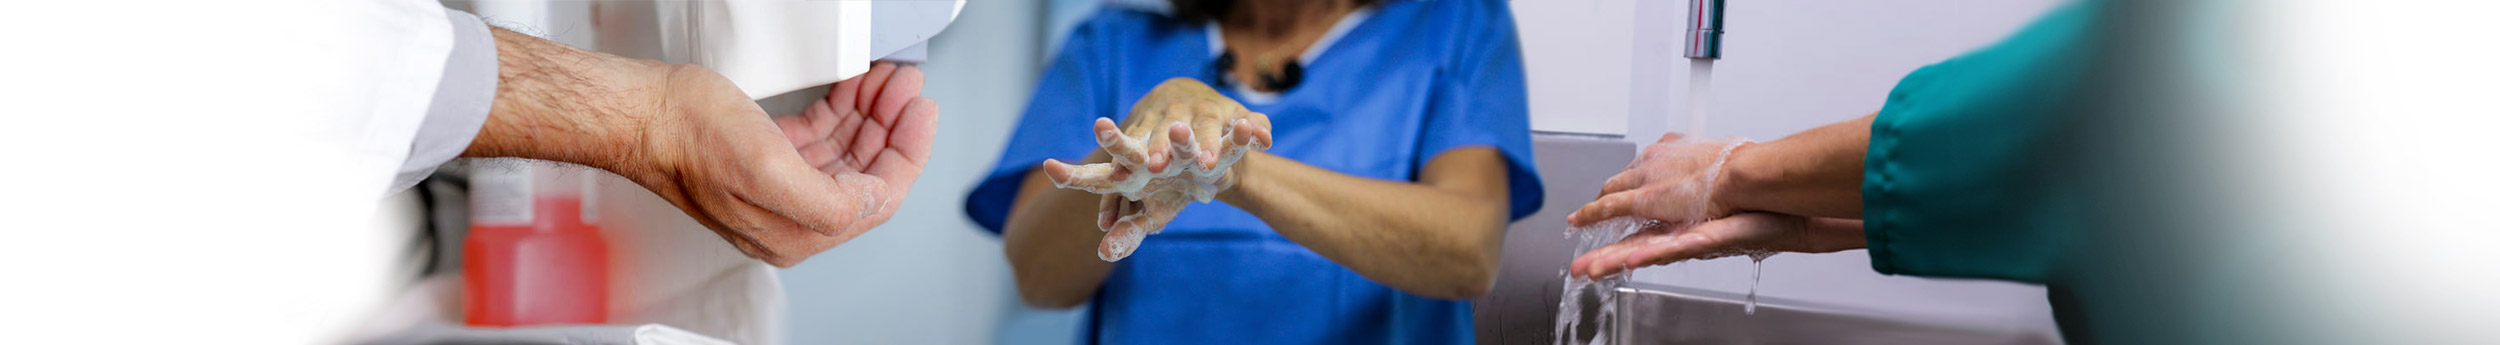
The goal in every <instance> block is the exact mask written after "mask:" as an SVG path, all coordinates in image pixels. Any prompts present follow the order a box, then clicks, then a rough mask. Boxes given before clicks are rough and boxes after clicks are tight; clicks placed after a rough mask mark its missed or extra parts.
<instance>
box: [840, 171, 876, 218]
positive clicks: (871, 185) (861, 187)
mask: <svg viewBox="0 0 2500 345" xmlns="http://www.w3.org/2000/svg"><path fill="white" fill-rule="evenodd" d="M834 183H840V184H842V185H845V186H858V187H855V188H853V189H852V193H856V194H858V195H857V197H858V198H859V205H856V206H854V210H855V211H857V212H858V213H854V214H855V215H856V216H854V218H853V219H852V220H851V221H852V222H854V223H856V222H859V221H860V220H862V219H868V217H869V216H874V215H876V214H877V213H878V212H881V211H884V210H885V194H886V193H885V188H886V185H885V180H882V179H878V178H876V177H874V176H868V175H867V174H861V173H853V172H846V173H842V174H839V175H835V176H834ZM853 227H856V225H854V226H853Z"/></svg>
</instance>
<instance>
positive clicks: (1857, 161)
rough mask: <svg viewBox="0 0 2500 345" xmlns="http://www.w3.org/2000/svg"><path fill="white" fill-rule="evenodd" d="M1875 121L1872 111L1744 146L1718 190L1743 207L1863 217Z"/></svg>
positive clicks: (1721, 196) (1724, 198)
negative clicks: (1861, 188)
mask: <svg viewBox="0 0 2500 345" xmlns="http://www.w3.org/2000/svg"><path fill="white" fill-rule="evenodd" d="M1874 121H1875V115H1872V114H1869V115H1867V116H1865V117H1860V118H1858V119H1855V120H1849V121H1845V122H1840V123H1835V124H1830V125H1824V126H1823V127H1816V128H1814V129H1809V130H1806V131H1804V132H1798V133H1797V134H1792V135H1789V136H1788V137H1786V138H1780V139H1779V140H1773V141H1768V142H1762V143H1756V144H1749V145H1745V146H1744V147H1739V148H1737V149H1736V151H1734V152H1733V153H1731V156H1729V157H1728V160H1727V167H1726V176H1725V177H1724V178H1723V180H1722V181H1723V182H1722V184H1721V185H1720V189H1719V191H1718V192H1715V193H1713V195H1715V197H1716V198H1719V199H1720V200H1719V202H1723V203H1727V204H1728V205H1729V206H1733V207H1734V208H1736V209H1737V210H1741V211H1762V212H1772V213H1785V214H1794V215H1802V216H1813V217H1834V218H1846V219H1857V218H1858V217H1861V216H1860V215H1859V214H1860V212H1861V210H1863V209H1865V207H1864V205H1863V201H1860V200H1859V197H1858V195H1859V194H1860V193H1859V186H1860V185H1862V184H1864V182H1865V181H1866V143H1867V138H1868V136H1869V133H1868V132H1867V131H1868V130H1869V126H1871V125H1872V124H1874Z"/></svg>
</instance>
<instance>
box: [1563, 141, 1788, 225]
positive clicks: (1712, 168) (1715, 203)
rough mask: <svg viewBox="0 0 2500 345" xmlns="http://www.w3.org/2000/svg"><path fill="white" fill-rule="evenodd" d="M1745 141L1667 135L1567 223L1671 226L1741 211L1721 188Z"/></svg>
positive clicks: (1610, 179) (1644, 151)
mask: <svg viewBox="0 0 2500 345" xmlns="http://www.w3.org/2000/svg"><path fill="white" fill-rule="evenodd" d="M1745 143H1747V142H1745V141H1742V140H1721V139H1686V138H1684V137H1683V136H1682V135H1678V134H1674V133H1668V134H1667V135H1666V136H1663V137H1660V138H1658V143H1656V144H1651V145H1650V146H1649V148H1646V149H1642V150H1641V155H1640V157H1637V158H1635V159H1633V160H1632V166H1631V167H1628V168H1624V170H1623V173H1620V174H1616V175H1615V176H1614V177H1613V178H1609V179H1606V185H1605V187H1604V188H1605V190H1603V191H1600V192H1599V194H1598V197H1597V201H1595V202H1590V203H1589V204H1588V205H1587V206H1582V207H1580V210H1579V211H1577V212H1572V213H1571V216H1570V217H1569V218H1567V219H1566V220H1567V221H1569V222H1570V223H1571V225H1572V226H1588V225H1589V224H1596V223H1597V222H1599V221H1604V220H1607V219H1613V218H1615V217H1640V218H1645V219H1650V220H1657V221H1662V222H1666V223H1685V222H1699V221H1705V220H1710V219H1714V218H1718V217H1722V216H1726V215H1728V214H1731V213H1735V212H1736V209H1735V208H1734V207H1732V206H1730V205H1728V204H1727V203H1726V202H1724V201H1723V200H1720V198H1719V195H1718V193H1716V190H1717V189H1718V188H1719V186H1721V185H1722V184H1721V182H1722V181H1723V179H1721V178H1720V177H1721V176H1720V175H1722V174H1721V172H1722V171H1724V165H1725V163H1726V161H1727V157H1728V155H1730V153H1731V152H1732V151H1734V150H1735V149H1736V147H1737V146H1740V145H1744V144H1745Z"/></svg>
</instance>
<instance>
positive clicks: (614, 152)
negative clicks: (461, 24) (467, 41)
mask: <svg viewBox="0 0 2500 345" xmlns="http://www.w3.org/2000/svg"><path fill="white" fill-rule="evenodd" d="M494 34H495V50H496V52H497V56H496V60H497V64H498V67H499V68H497V69H496V72H497V74H498V76H497V79H498V81H499V82H498V83H496V84H495V85H496V86H495V103H494V108H493V110H490V111H489V112H488V115H487V118H486V124H485V126H484V127H481V128H479V129H478V136H477V139H476V140H475V141H472V142H471V143H470V144H469V148H468V150H467V151H466V152H463V153H462V154H461V155H462V156H468V157H523V158H533V159H545V160H553V161H563V162H572V163H577V164H582V165H588V166H592V167H597V168H600V169H605V170H608V171H613V172H617V173H619V174H627V173H629V172H630V170H631V169H632V167H633V166H635V164H630V163H629V162H631V161H634V160H636V159H638V158H639V156H640V155H643V153H642V151H643V150H640V148H641V146H642V145H644V141H643V140H640V139H641V136H642V131H643V128H644V127H645V126H646V125H647V124H648V123H649V122H651V119H650V117H651V116H650V114H652V113H653V112H655V111H656V108H657V107H656V106H655V105H654V104H651V103H654V102H652V100H655V99H657V98H658V96H657V93H658V92H659V91H658V90H655V89H654V87H653V86H654V85H658V84H659V83H660V82H661V80H662V79H663V78H664V76H665V75H667V71H666V69H667V68H668V67H669V66H668V65H666V64H662V63H658V62H654V61H647V60H636V59H628V58H623V57H618V56H614V55H607V54H601V53H597V52H590V51H584V50H581V49H576V48H573V47H571V46H566V45H564V44H560V43H555V42H550V41H547V40H543V39H538V38H536V37H530V36H529V35H526V34H522V33H518V32H513V31H510V30H504V29H501V28H497V29H494Z"/></svg>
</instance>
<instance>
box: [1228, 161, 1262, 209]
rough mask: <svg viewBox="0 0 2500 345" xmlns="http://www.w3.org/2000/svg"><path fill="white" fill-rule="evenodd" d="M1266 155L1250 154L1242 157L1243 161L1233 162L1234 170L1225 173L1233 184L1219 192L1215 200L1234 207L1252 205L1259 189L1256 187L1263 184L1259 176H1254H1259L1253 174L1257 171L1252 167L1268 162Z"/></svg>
mask: <svg viewBox="0 0 2500 345" xmlns="http://www.w3.org/2000/svg"><path fill="white" fill-rule="evenodd" d="M1266 155H1267V153H1266V152H1250V153H1247V154H1243V155H1241V160H1238V161H1233V166H1232V170H1231V171H1227V172H1225V174H1226V175H1228V176H1229V177H1228V178H1230V179H1232V183H1230V185H1229V186H1226V187H1225V188H1224V190H1222V191H1217V192H1216V193H1215V199H1216V200H1221V201H1223V202H1224V203H1226V204H1232V205H1233V206H1234V207H1243V208H1247V207H1246V206H1244V205H1248V204H1250V202H1251V201H1252V200H1253V199H1254V198H1253V197H1254V196H1255V195H1252V194H1254V193H1255V191H1256V190H1257V189H1258V187H1255V186H1256V185H1257V184H1258V183H1259V182H1261V181H1260V180H1258V179H1257V176H1254V175H1257V174H1253V173H1251V171H1254V170H1257V169H1253V168H1251V167H1253V166H1257V165H1259V161H1262V160H1266V158H1267V157H1266Z"/></svg>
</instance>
